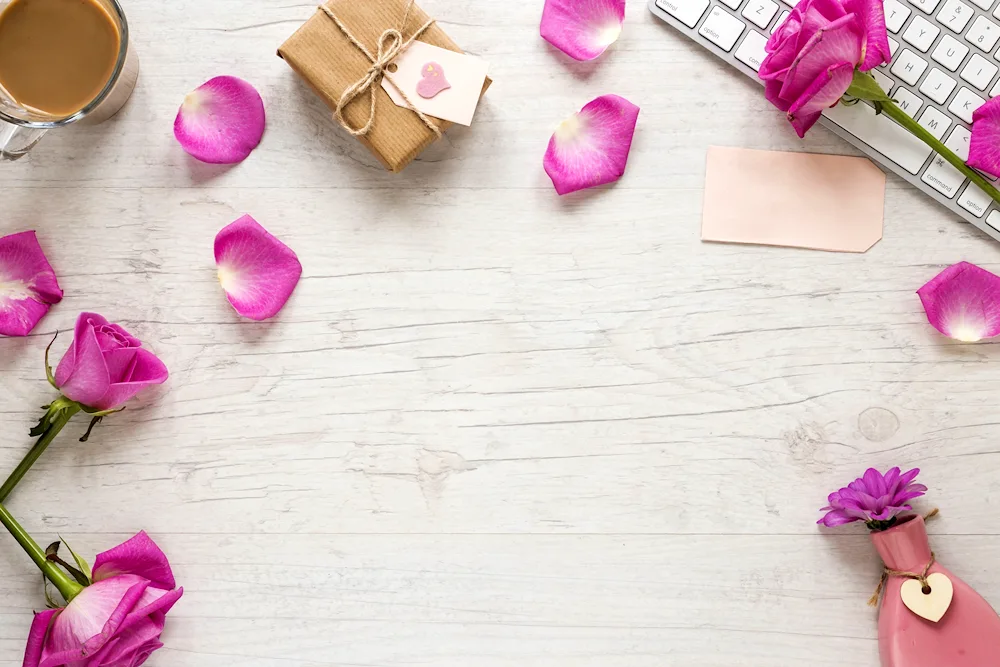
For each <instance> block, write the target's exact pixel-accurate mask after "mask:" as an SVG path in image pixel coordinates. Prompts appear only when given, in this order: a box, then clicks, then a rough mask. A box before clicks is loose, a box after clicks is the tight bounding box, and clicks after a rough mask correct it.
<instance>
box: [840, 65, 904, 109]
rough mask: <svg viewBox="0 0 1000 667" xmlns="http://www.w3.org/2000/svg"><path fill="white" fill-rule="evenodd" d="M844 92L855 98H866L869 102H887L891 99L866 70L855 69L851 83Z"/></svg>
mask: <svg viewBox="0 0 1000 667" xmlns="http://www.w3.org/2000/svg"><path fill="white" fill-rule="evenodd" d="M844 94H845V95H847V96H849V97H853V98H855V99H859V100H868V101H870V102H888V101H889V100H890V99H892V98H890V97H889V96H888V95H886V94H885V91H884V90H882V86H880V85H878V81H876V80H875V77H873V76H872V75H871V74H869V73H868V72H859V71H857V70H855V72H854V78H853V79H851V85H850V86H849V87H848V89H847V92H846V93H844Z"/></svg>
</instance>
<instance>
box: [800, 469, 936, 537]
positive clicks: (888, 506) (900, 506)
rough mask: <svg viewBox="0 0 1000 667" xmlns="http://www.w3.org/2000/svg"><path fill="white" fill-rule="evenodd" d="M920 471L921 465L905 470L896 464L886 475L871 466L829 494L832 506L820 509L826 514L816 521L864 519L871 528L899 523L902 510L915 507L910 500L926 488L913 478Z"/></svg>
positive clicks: (830, 523) (831, 522)
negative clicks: (843, 486) (844, 485)
mask: <svg viewBox="0 0 1000 667" xmlns="http://www.w3.org/2000/svg"><path fill="white" fill-rule="evenodd" d="M919 473H920V468H914V469H913V470H910V471H908V472H904V473H902V474H900V472H899V468H893V469H892V470H889V471H888V472H887V473H885V475H883V474H882V473H880V472H879V471H878V470H875V469H874V468H869V469H868V470H866V471H865V474H864V477H859V478H858V479H856V480H854V481H853V482H851V483H850V484H848V485H847V487H845V488H843V489H841V490H839V491H834V492H833V493H831V494H830V497H829V498H828V499H827V500H828V502H829V503H830V504H829V506H827V507H824V508H823V509H821V510H820V511H821V512H826V514H825V515H824V516H823V518H822V519H820V520H819V521H817V522H816V523H819V524H822V525H824V526H827V527H828V528H832V527H834V526H842V525H844V524H845V523H851V522H853V521H864V522H865V524H866V525H867V526H868V528H869V529H871V530H885V529H886V528H889V527H890V526H892V525H893V524H895V523H896V520H897V517H898V516H899V515H900V514H902V513H903V512H906V511H908V510H912V509H913V508H912V507H910V504H909V502H908V501H910V500H912V499H913V498H918V497H920V496H922V495H924V492H925V491H927V487H926V486H924V485H923V484H915V483H914V482H913V480H914V479H916V477H917V475H918V474H919Z"/></svg>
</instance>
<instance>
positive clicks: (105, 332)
mask: <svg viewBox="0 0 1000 667" xmlns="http://www.w3.org/2000/svg"><path fill="white" fill-rule="evenodd" d="M55 379H56V386H57V387H58V388H59V391H61V392H62V393H63V396H65V397H66V398H68V399H70V400H72V401H76V402H77V403H80V404H82V405H84V406H86V407H87V408H90V409H92V410H112V409H114V408H117V407H120V406H122V405H124V404H125V402H126V401H128V400H129V399H131V398H132V397H133V396H135V395H136V394H138V393H139V392H140V391H142V389H144V388H145V387H147V386H149V385H153V384H163V383H164V382H165V381H166V380H167V367H166V366H164V365H163V362H162V361H160V360H159V359H158V358H157V357H156V355H155V354H153V353H152V352H150V351H149V350H146V349H144V348H142V343H140V342H139V340H138V339H136V338H135V337H134V336H132V335H131V334H130V333H129V332H127V331H125V329H123V328H122V327H120V326H118V325H117V324H111V323H110V322H108V321H107V320H106V319H104V318H103V317H101V316H100V315H97V314H96V313H80V317H79V318H77V320H76V329H75V330H74V332H73V344H72V345H70V348H69V349H68V350H67V351H66V354H65V355H64V356H63V358H62V361H60V362H59V366H58V367H57V368H56V376H55Z"/></svg>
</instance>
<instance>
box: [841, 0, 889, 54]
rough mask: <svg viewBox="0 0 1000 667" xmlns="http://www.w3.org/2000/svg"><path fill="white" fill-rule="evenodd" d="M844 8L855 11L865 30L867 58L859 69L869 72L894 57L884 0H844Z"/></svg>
mask: <svg viewBox="0 0 1000 667" xmlns="http://www.w3.org/2000/svg"><path fill="white" fill-rule="evenodd" d="M844 9H845V10H847V11H848V12H853V13H854V14H856V15H857V17H858V18H859V19H860V21H861V26H862V28H863V30H864V31H865V49H864V51H865V58H864V60H863V61H862V62H861V64H860V65H858V69H859V70H861V71H862V72H867V71H869V70H871V69H873V68H875V67H878V66H879V65H881V64H882V63H887V62H889V60H891V59H892V56H891V55H890V54H889V35H888V33H886V29H885V8H884V7H883V6H882V0H844Z"/></svg>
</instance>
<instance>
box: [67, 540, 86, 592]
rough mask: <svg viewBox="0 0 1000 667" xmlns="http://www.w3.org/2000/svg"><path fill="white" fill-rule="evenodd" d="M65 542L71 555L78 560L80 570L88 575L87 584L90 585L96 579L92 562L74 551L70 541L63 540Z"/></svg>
mask: <svg viewBox="0 0 1000 667" xmlns="http://www.w3.org/2000/svg"><path fill="white" fill-rule="evenodd" d="M60 539H62V538H60ZM63 544H65V545H66V548H67V549H69V553H70V555H72V556H73V560H75V561H76V565H77V567H79V568H80V571H81V572H83V574H84V575H85V576H86V577H87V583H86V584H85V585H86V586H89V585H90V584H91V582H92V581H93V579H94V573H93V571H92V570H91V569H90V564H89V563H88V562H87V561H86V560H84V559H83V558H82V557H81V556H78V555H77V553H76V552H75V551H73V547H71V546H70V545H69V542H67V541H66V540H63Z"/></svg>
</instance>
